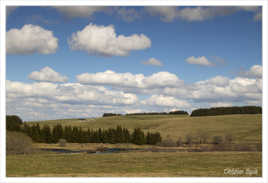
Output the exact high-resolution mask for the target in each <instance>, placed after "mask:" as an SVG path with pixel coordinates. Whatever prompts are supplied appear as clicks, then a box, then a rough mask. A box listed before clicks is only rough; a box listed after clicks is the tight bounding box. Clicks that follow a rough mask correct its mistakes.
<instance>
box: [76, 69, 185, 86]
mask: <svg viewBox="0 0 268 183" xmlns="http://www.w3.org/2000/svg"><path fill="white" fill-rule="evenodd" d="M76 79H77V81H78V82H80V83H83V84H89V85H90V84H93V85H109V86H113V87H120V88H122V87H130V88H143V89H144V88H163V87H168V86H169V87H176V86H178V85H181V84H183V81H182V80H180V79H179V78H178V77H177V76H176V75H175V74H172V73H169V72H158V73H154V74H152V75H150V76H144V75H143V74H132V73H116V72H114V71H111V70H107V71H105V72H98V73H93V74H90V73H83V74H80V75H77V76H76Z"/></svg>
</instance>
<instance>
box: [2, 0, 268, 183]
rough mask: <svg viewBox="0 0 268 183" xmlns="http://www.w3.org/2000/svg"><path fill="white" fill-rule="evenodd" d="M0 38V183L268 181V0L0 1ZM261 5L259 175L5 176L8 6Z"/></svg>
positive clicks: (252, 182) (223, 182) (207, 182)
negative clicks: (260, 159)
mask: <svg viewBox="0 0 268 183" xmlns="http://www.w3.org/2000/svg"><path fill="white" fill-rule="evenodd" d="M0 4H1V10H0V13H1V14H0V18H1V27H0V28H1V30H0V33H1V41H0V48H1V49H0V51H1V55H0V56H1V59H0V63H1V65H0V89H1V92H0V104H1V105H0V106H1V109H0V119H1V120H0V121H1V123H0V158H1V159H0V182H1V183H2V182H5V183H19V182H25V183H50V182H51V183H52V182H57V183H59V182H60V183H61V182H62V183H85V182H89V183H106V182H107V183H108V182H109V183H112V182H114V183H134V182H135V183H139V182H141V183H143V182H144V183H145V182H146V183H163V182H165V183H178V182H183V183H197V182H198V183H228V182H229V183H268V176H267V172H268V164H267V163H268V158H267V155H268V124H267V122H268V118H267V109H268V106H267V101H268V98H267V93H268V89H267V84H268V70H267V69H268V68H267V67H268V63H267V61H268V54H267V52H268V44H267V43H268V35H267V34H268V27H267V26H268V12H267V11H268V1H267V0H144V1H143V0H65V1H64V0H1V1H0ZM63 5H64V6H78V5H79V6H97V5H103V6H226V5H227V6H262V13H263V14H262V66H263V91H262V92H263V95H262V101H263V103H262V111H263V115H262V141H263V142H262V145H263V149H262V177H259V178H233V177H230V178H229V177H228V178H225V177H182V178H179V177H178V178H160V177H154V178H147V177H146V178H135V177H133V178H132V177H130V178H112V177H105V178H96V177H92V178H66V177H65V178H51V177H50V178H8V177H6V155H5V154H6V150H5V148H6V145H5V143H6V142H5V139H6V135H5V129H6V123H5V118H6V90H5V81H6V51H5V49H4V48H5V43H6V38H5V35H6V34H5V33H6V7H7V6H63Z"/></svg>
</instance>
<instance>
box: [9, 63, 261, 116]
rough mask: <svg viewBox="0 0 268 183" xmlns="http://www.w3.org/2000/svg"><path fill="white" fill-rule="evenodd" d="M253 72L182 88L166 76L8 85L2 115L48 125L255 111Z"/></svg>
mask: <svg viewBox="0 0 268 183" xmlns="http://www.w3.org/2000/svg"><path fill="white" fill-rule="evenodd" d="M259 67H261V66H259V65H254V66H252V67H251V68H250V69H249V70H248V71H246V72H248V73H251V74H253V76H254V77H253V76H252V75H251V74H250V75H248V74H246V75H243V76H237V77H234V78H228V77H224V76H215V77H212V78H209V79H207V80H201V81H197V82H194V83H188V84H184V82H183V80H181V79H179V77H178V76H177V75H175V74H172V73H169V72H157V73H153V74H151V75H149V76H144V75H143V74H132V73H116V72H114V71H110V70H108V71H105V72H99V73H84V74H81V75H78V76H77V80H78V82H80V83H77V82H76V83H59V82H57V83H52V82H43V81H42V82H34V83H23V82H16V81H9V80H8V81H6V91H7V99H6V100H7V113H8V114H18V115H21V116H22V117H23V119H29V118H33V119H37V118H42V119H53V118H63V117H92V116H101V115H102V114H103V113H104V112H115V113H129V112H133V111H137V112H138V111H139V112H153V111H170V110H172V109H179V110H187V111H191V110H192V109H195V108H200V107H218V106H231V105H261V104H262V78H261V77H260V75H259V71H258V69H257V68H259ZM253 71H254V72H253ZM39 72H41V73H43V72H42V70H41V71H39ZM140 94H142V95H140ZM138 96H140V97H141V99H139V97H138Z"/></svg>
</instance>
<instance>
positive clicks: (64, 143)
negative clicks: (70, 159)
mask: <svg viewBox="0 0 268 183" xmlns="http://www.w3.org/2000/svg"><path fill="white" fill-rule="evenodd" d="M66 142H67V141H66V140H65V139H60V140H59V146H60V147H65V146H66Z"/></svg>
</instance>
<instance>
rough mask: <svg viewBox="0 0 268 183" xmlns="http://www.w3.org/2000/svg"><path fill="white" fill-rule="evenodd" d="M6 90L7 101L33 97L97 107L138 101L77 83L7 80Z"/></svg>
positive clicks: (130, 96)
mask: <svg viewBox="0 0 268 183" xmlns="http://www.w3.org/2000/svg"><path fill="white" fill-rule="evenodd" d="M6 88H7V89H6V90H7V95H8V98H9V99H12V98H18V97H20V98H27V97H33V98H40V99H50V100H53V101H55V102H59V103H69V104H76V103H77V104H99V105H105V104H107V105H108V104H113V105H128V104H133V103H135V102H136V101H137V100H138V99H137V96H136V95H135V94H130V93H124V92H121V91H111V90H108V89H106V88H104V87H96V86H88V85H81V84H79V83H64V84H55V83H48V82H40V83H32V84H26V83H22V82H14V81H9V80H8V81H7V82H6Z"/></svg>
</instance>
